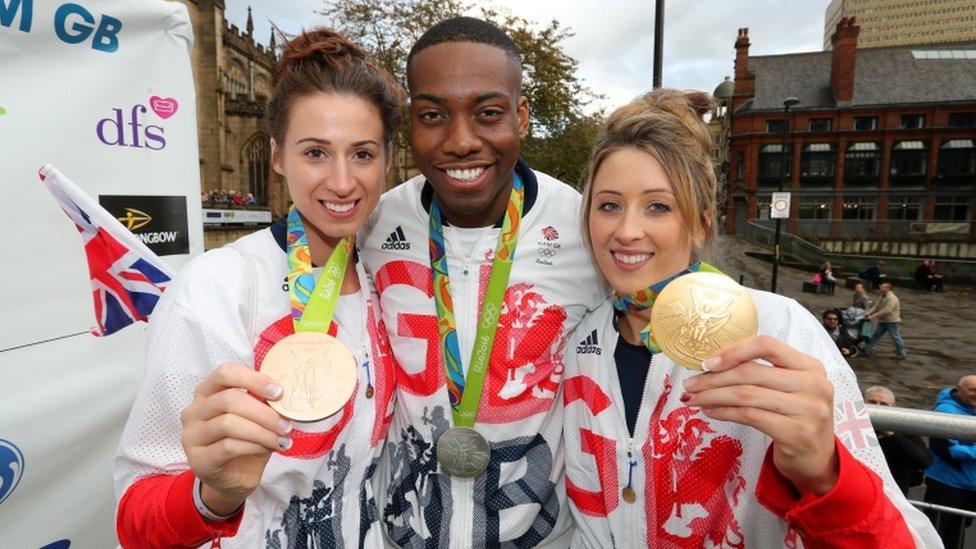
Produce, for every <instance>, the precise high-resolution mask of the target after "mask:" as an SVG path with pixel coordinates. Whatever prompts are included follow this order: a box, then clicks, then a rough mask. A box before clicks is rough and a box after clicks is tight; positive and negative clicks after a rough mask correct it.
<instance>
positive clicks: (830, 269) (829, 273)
mask: <svg viewBox="0 0 976 549" xmlns="http://www.w3.org/2000/svg"><path fill="white" fill-rule="evenodd" d="M819 272H820V283H821V284H822V285H823V287H824V290H826V292H825V293H826V294H827V295H834V290H835V288H836V287H837V278H836V277H835V276H834V266H833V265H831V264H830V262H829V261H824V264H823V265H821V266H820V271H819Z"/></svg>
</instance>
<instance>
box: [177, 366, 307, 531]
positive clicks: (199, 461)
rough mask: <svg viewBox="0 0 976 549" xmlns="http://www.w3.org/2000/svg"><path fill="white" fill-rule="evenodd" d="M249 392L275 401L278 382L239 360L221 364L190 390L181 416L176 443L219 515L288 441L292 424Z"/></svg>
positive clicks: (230, 507) (254, 483)
mask: <svg viewBox="0 0 976 549" xmlns="http://www.w3.org/2000/svg"><path fill="white" fill-rule="evenodd" d="M248 393H251V394H253V395H258V396H260V397H262V398H267V399H268V400H269V401H274V400H276V399H278V398H280V397H281V387H280V386H279V385H278V384H277V383H275V381H274V380H273V379H271V378H270V377H268V376H266V375H264V374H262V373H260V372H255V371H254V370H252V369H251V368H248V367H246V366H243V365H240V364H223V365H221V366H219V367H218V368H217V369H215V370H214V371H213V372H211V374H210V375H209V376H207V378H206V379H205V380H203V382H201V383H200V384H199V385H197V388H196V390H195V391H194V392H193V402H191V403H190V405H189V406H187V407H186V409H184V410H183V413H182V414H181V415H180V420H181V422H182V424H183V435H182V437H181V439H180V443H181V444H182V446H183V451H184V452H185V453H186V457H187V461H188V462H189V464H190V468H191V469H192V470H193V473H194V474H195V475H196V477H197V478H198V479H200V481H201V482H202V489H201V494H200V495H201V498H202V499H203V501H204V502H206V505H207V507H208V508H210V509H211V510H212V511H213V512H214V513H216V514H218V515H230V514H231V513H233V512H234V510H235V509H237V508H238V507H240V505H241V503H242V502H243V501H244V499H245V498H247V496H249V495H250V494H251V492H253V491H254V489H255V488H257V486H258V484H259V483H260V482H261V475H262V474H263V472H264V467H265V465H266V464H267V463H268V460H269V459H270V458H271V454H272V453H273V452H275V451H277V450H281V449H285V450H287V449H288V448H290V447H291V444H292V442H291V438H289V437H288V434H289V433H290V432H291V430H292V424H291V422H289V421H286V420H284V419H282V418H281V416H279V415H278V414H277V413H276V412H275V411H274V410H272V409H271V408H270V407H269V406H268V405H267V404H265V403H263V402H261V401H259V400H257V399H255V398H253V397H252V396H251V395H249V394H248Z"/></svg>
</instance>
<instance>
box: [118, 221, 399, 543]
mask: <svg viewBox="0 0 976 549" xmlns="http://www.w3.org/2000/svg"><path fill="white" fill-rule="evenodd" d="M277 229H278V233H279V234H278V235H277V238H276V236H275V235H273V233H272V230H271V229H266V230H262V231H259V232H256V233H254V234H251V235H248V236H245V237H243V238H241V239H239V240H238V241H237V242H235V243H233V244H231V245H229V246H225V247H223V248H220V249H217V250H212V251H210V252H207V253H205V254H203V255H201V256H199V257H197V258H195V259H194V260H193V261H191V262H190V263H189V264H187V266H186V267H185V268H184V269H183V270H182V271H181V272H180V276H179V278H178V279H177V280H176V282H175V284H173V285H172V286H170V287H169V288H168V289H167V290H166V292H165V294H164V296H163V298H162V300H161V301H160V302H159V305H158V306H157V307H156V310H155V312H154V313H153V316H152V322H151V323H150V326H149V343H148V349H147V356H146V372H145V379H144V381H143V384H142V387H141V389H140V391H139V394H138V396H137V399H136V402H135V405H134V406H133V408H132V412H131V414H130V416H129V420H128V423H127V424H126V427H125V431H124V433H123V436H122V440H121V443H120V445H119V449H118V454H117V456H116V461H115V487H116V496H117V498H122V497H123V496H124V495H126V494H127V491H129V490H130V488H132V487H133V485H134V484H139V483H141V482H147V483H152V482H157V483H158V482H162V484H163V487H162V488H155V489H147V490H143V491H140V490H132V493H131V494H128V496H129V497H128V498H127V499H125V500H123V502H122V503H123V508H124V511H125V513H127V514H128V516H127V517H121V516H120V521H119V522H120V534H122V533H123V526H122V523H123V519H125V520H127V521H128V522H127V523H126V524H128V526H126V527H125V528H126V530H125V531H127V532H128V537H127V539H129V540H130V542H131V544H132V546H137V547H151V546H167V547H169V546H172V545H181V546H182V545H186V544H187V540H189V539H199V537H198V536H200V535H207V536H209V537H210V539H213V538H217V537H220V534H221V530H224V527H222V526H221V525H219V524H218V525H214V524H213V523H209V524H207V523H203V522H202V521H200V519H199V514H198V513H197V512H196V508H195V507H194V505H193V500H192V498H191V497H190V494H192V492H190V491H189V489H188V488H187V484H186V483H183V485H182V486H183V488H182V489H180V488H178V486H180V482H178V481H177V482H175V483H172V482H169V481H172V480H173V479H174V478H175V477H178V476H180V474H181V473H183V476H184V477H185V476H186V474H187V472H188V469H189V466H188V464H187V459H186V455H185V454H184V452H183V449H182V447H181V446H180V432H181V424H180V412H181V411H182V410H183V409H184V408H185V407H186V406H187V405H188V404H189V403H190V402H191V400H192V398H193V391H194V389H195V387H196V386H197V385H198V384H199V383H200V382H201V381H202V380H203V379H204V378H206V377H207V376H208V375H209V374H210V373H211V371H212V370H213V369H214V368H216V367H217V366H218V365H220V364H222V363H224V362H239V363H242V364H245V365H249V366H252V367H259V365H260V361H261V360H262V359H263V357H264V355H265V353H266V352H267V351H268V349H269V348H270V346H271V345H272V344H273V343H274V342H275V341H277V340H278V339H280V338H282V337H284V336H286V335H288V334H290V333H292V332H293V330H292V328H291V325H292V319H291V313H290V304H289V299H288V292H287V259H286V255H285V252H284V250H283V247H284V230H285V229H284V226H283V224H282V225H281V226H278V227H277ZM357 267H358V271H359V273H360V283H361V286H362V290H361V291H360V292H359V293H357V294H354V295H349V296H342V297H341V298H340V300H339V303H338V305H337V307H336V313H335V316H334V319H333V320H334V325H333V329H335V328H336V327H338V334H337V337H338V338H339V339H340V340H341V341H342V342H343V343H345V344H346V345H347V346H349V348H350V350H351V351H352V353H353V356H355V357H356V360H357V367H358V370H359V383H358V386H357V387H356V392H355V397H354V399H352V400H350V402H349V404H347V405H346V407H345V408H344V409H343V410H342V411H340V412H339V413H337V414H335V415H333V416H332V417H329V418H326V419H324V420H322V421H319V422H315V423H296V424H295V430H294V431H293V432H292V438H293V440H294V444H293V446H292V448H291V449H290V450H288V451H287V452H277V453H275V454H273V455H272V457H271V460H270V461H269V463H268V465H267V468H266V469H265V472H264V477H263V478H262V480H261V485H260V487H259V488H258V489H257V490H256V491H255V492H254V493H253V494H252V495H251V496H250V497H249V498H248V499H247V501H246V504H245V507H244V512H243V519H242V520H241V522H240V526H239V528H238V529H237V533H236V535H235V536H233V537H225V538H223V540H222V544H223V547H246V548H248V549H250V548H255V547H363V546H366V547H382V546H383V541H382V535H381V533H380V529H379V524H378V522H377V520H378V514H377V510H376V505H375V501H374V498H373V493H372V487H371V483H370V477H371V476H372V475H373V473H374V471H375V469H376V467H377V462H378V460H379V455H380V452H381V450H382V446H383V445H382V441H383V440H384V439H385V438H386V432H387V429H388V427H389V421H390V419H391V417H392V398H393V392H394V389H395V387H394V385H395V378H394V371H393V367H392V361H390V360H389V359H388V358H384V357H388V356H389V355H390V353H389V348H388V343H387V340H386V334H385V330H384V329H383V328H382V327H381V326H378V325H377V322H374V321H378V320H379V319H378V311H374V304H375V299H374V298H373V297H372V296H371V295H370V290H369V286H368V285H367V281H366V278H365V273H364V271H363V270H362V267H361V266H357ZM370 335H372V336H373V337H372V338H371V337H370ZM370 382H371V383H372V385H373V389H374V391H373V396H372V398H368V397H367V396H366V387H367V386H368V384H369V383H370ZM189 475H191V476H192V472H189ZM148 486H149V485H148V484H144V485H143V487H148ZM172 486H176V487H177V488H173V487H172ZM174 490H177V491H179V490H182V492H185V493H182V492H181V493H179V494H177V495H178V496H179V497H178V505H176V506H173V502H172V500H169V501H167V498H168V495H172V494H173V493H174ZM231 530H233V528H231ZM224 533H226V532H224ZM177 538H179V539H177ZM208 543H209V541H208ZM171 544H172V545H171Z"/></svg>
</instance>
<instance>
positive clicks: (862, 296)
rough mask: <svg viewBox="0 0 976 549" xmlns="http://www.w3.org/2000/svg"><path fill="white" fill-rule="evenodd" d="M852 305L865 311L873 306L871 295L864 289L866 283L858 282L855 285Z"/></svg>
mask: <svg viewBox="0 0 976 549" xmlns="http://www.w3.org/2000/svg"><path fill="white" fill-rule="evenodd" d="M851 307H857V308H858V309H861V310H863V311H867V310H868V309H870V308H871V297H870V296H869V295H868V293H867V292H866V291H865V290H864V284H862V283H860V282H858V283H857V284H855V285H854V295H853V297H852V298H851Z"/></svg>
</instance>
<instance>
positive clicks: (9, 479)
mask: <svg viewBox="0 0 976 549" xmlns="http://www.w3.org/2000/svg"><path fill="white" fill-rule="evenodd" d="M24 463H25V462H24V454H23V453H21V451H20V448H17V446H15V445H14V444H13V443H12V442H9V441H6V440H3V439H0V503H3V501H4V500H5V499H7V498H8V497H9V496H10V494H11V493H12V492H13V491H14V489H15V488H17V484H18V483H20V478H21V477H23V476H24Z"/></svg>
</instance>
